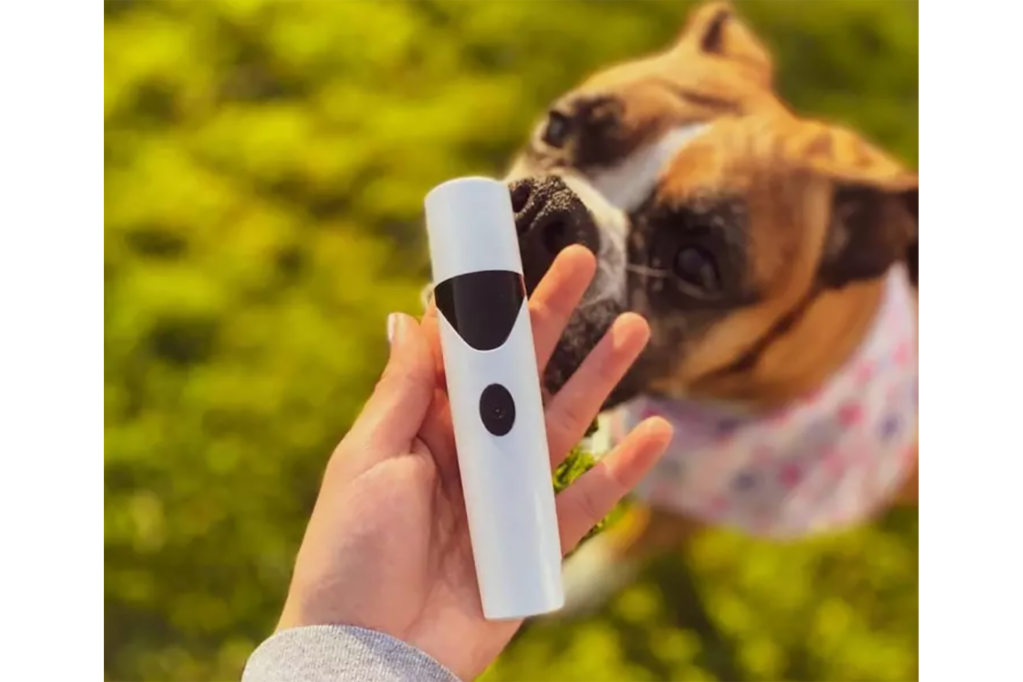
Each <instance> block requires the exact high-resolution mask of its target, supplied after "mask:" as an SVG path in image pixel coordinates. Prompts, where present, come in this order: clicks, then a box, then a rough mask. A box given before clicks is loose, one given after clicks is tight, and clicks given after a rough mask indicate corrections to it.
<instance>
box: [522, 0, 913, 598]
mask: <svg viewBox="0 0 1023 682" xmlns="http://www.w3.org/2000/svg"><path fill="white" fill-rule="evenodd" d="M772 81H773V66H772V62H771V58H770V55H769V54H768V52H767V50H766V49H765V47H764V45H763V44H762V43H761V42H760V41H759V40H758V39H757V38H756V36H755V35H754V34H753V32H752V31H751V30H750V28H749V27H748V26H747V25H746V24H745V23H744V22H743V21H742V19H741V18H739V17H738V16H737V15H736V13H735V12H734V10H733V8H732V7H731V5H730V4H728V3H722V2H712V3H709V4H706V5H703V6H701V7H699V8H698V9H697V10H695V11H694V12H693V13H692V14H691V16H690V17H689V20H688V21H687V22H686V24H685V26H684V28H683V30H682V32H681V34H680V35H679V37H678V39H677V40H676V42H675V43H674V44H673V45H671V46H670V47H668V48H667V49H665V50H663V51H662V52H659V53H657V54H653V55H650V56H647V57H644V58H641V59H638V60H635V61H631V62H628V63H624V64H619V65H616V66H613V67H611V68H609V69H606V70H603V71H600V72H598V73H596V74H595V75H593V76H592V77H590V78H589V79H587V80H586V81H585V82H583V83H582V84H581V85H579V86H578V87H577V88H574V89H572V90H571V91H570V92H568V93H566V94H565V95H564V96H562V97H560V98H558V99H557V100H556V101H555V102H554V103H552V105H551V106H550V109H549V111H548V113H547V115H546V116H545V117H544V118H543V120H542V121H540V122H539V123H538V124H537V126H536V128H535V130H534V131H533V133H532V135H531V137H530V139H529V142H528V143H527V144H526V145H525V147H524V148H523V149H521V150H520V152H519V153H518V154H517V155H516V156H515V158H514V160H513V162H512V164H511V168H510V170H509V172H508V174H507V177H506V178H505V180H506V182H507V183H508V186H509V191H510V194H511V201H512V207H513V209H514V210H515V219H516V228H517V229H518V232H519V235H520V237H519V239H520V251H521V255H522V263H523V272H524V280H525V286H526V289H527V293H531V292H532V290H533V289H534V288H535V287H536V285H537V283H538V282H539V281H540V279H541V278H542V276H543V275H544V273H545V272H546V271H547V269H548V268H549V267H550V265H551V263H552V262H553V259H554V257H555V256H556V255H557V253H558V252H559V251H560V250H561V249H563V248H565V247H566V246H568V245H569V244H582V245H584V246H586V247H587V248H589V249H590V250H591V251H593V252H594V253H595V254H596V256H597V259H598V270H597V274H596V275H595V278H594V281H593V283H592V284H591V286H590V287H589V289H588V291H587V292H586V294H585V296H584V298H583V301H582V304H581V305H580V307H579V309H578V310H577V311H576V313H575V314H574V315H573V317H572V319H571V320H570V322H569V325H568V327H567V328H566V331H565V333H564V335H563V337H562V339H561V341H560V342H559V344H558V347H557V350H556V351H555V353H554V355H553V357H552V359H551V361H550V363H549V366H548V368H547V369H546V371H545V374H544V377H543V381H542V383H543V387H544V389H545V391H546V392H548V393H554V392H556V391H557V390H558V389H559V388H560V387H561V386H562V385H563V384H564V383H565V381H566V380H567V379H568V378H569V377H570V376H571V375H572V373H573V372H574V371H575V369H576V368H577V367H578V366H579V364H580V363H581V362H582V360H583V358H584V357H585V356H586V354H587V353H588V351H589V350H590V349H591V348H593V346H594V345H596V343H597V341H598V340H599V339H600V338H601V336H602V335H603V334H604V333H605V332H606V331H607V329H608V327H609V325H610V324H611V322H612V321H613V320H614V319H615V317H616V316H617V315H619V314H620V313H622V312H624V311H635V312H637V313H640V314H641V315H643V316H644V317H645V318H646V319H647V320H648V322H649V323H650V326H651V339H650V342H649V344H648V346H647V348H646V350H645V351H644V352H643V354H642V355H641V357H640V358H639V360H638V361H637V362H636V364H635V365H634V367H633V368H632V369H631V370H630V372H629V373H628V374H627V375H626V377H625V378H624V379H623V380H622V381H621V382H620V383H619V385H618V386H617V387H616V388H615V390H614V391H613V392H612V394H611V396H610V397H609V399H608V401H607V403H606V404H605V405H604V410H605V412H604V415H603V417H602V418H601V430H600V432H599V433H598V438H599V437H603V438H605V439H610V440H611V441H612V442H613V441H615V440H617V439H619V438H621V437H622V435H623V434H624V433H626V432H627V430H628V429H629V428H631V427H632V426H634V425H635V424H636V423H638V421H639V420H641V419H643V418H645V417H647V416H650V415H660V416H662V417H665V418H667V419H669V420H670V421H671V422H673V423H674V425H675V433H676V435H675V439H674V441H673V443H672V445H671V447H670V449H669V451H668V452H667V453H666V455H665V456H664V457H663V458H662V460H661V462H660V463H659V465H658V466H657V467H656V468H655V470H654V471H653V472H651V474H650V475H649V476H648V477H647V479H646V480H645V481H644V482H643V483H642V484H641V485H640V487H639V488H638V489H637V490H636V491H635V493H634V494H633V502H634V503H635V504H633V505H632V508H631V510H630V512H629V514H628V515H627V516H626V518H625V519H623V520H622V521H620V522H619V523H617V524H615V525H613V526H612V527H610V528H609V529H608V530H606V531H605V532H604V533H602V534H600V535H597V536H596V537H594V538H593V539H592V540H590V541H588V542H587V543H586V544H584V545H583V546H582V547H580V549H579V550H578V551H577V552H576V553H575V554H574V555H573V556H572V557H570V558H569V560H568V561H567V563H566V568H565V586H566V607H565V609H564V611H563V612H564V613H566V614H572V613H577V612H579V611H582V610H584V609H587V608H589V607H592V606H595V605H597V604H599V603H600V602H601V601H602V600H603V599H604V598H606V597H607V596H609V595H610V593H611V592H612V591H613V590H614V589H615V588H617V587H620V586H622V585H624V583H626V582H627V581H628V580H629V579H630V578H631V577H632V576H633V575H634V574H635V571H636V570H637V569H638V568H639V567H640V566H642V565H643V563H644V560H645V559H646V558H648V557H651V556H652V555H653V554H654V553H656V552H659V551H663V550H665V549H667V548H670V547H681V546H682V545H683V544H684V543H685V542H686V541H687V540H689V539H690V538H691V537H692V536H693V533H695V532H697V531H699V530H700V529H701V528H705V527H708V526H725V527H729V528H733V529H737V530H739V531H742V532H745V533H749V534H751V535H754V536H757V537H763V538H771V539H775V540H779V541H786V540H793V539H799V538H804V537H807V536H811V535H814V534H818V533H827V532H833V531H837V530H840V529H843V528H847V527H849V526H852V525H855V524H859V523H863V522H865V521H867V520H868V519H870V518H872V517H874V516H875V515H877V514H878V513H880V512H882V511H884V510H885V509H887V508H889V507H890V506H891V505H893V504H898V503H907V504H915V503H916V500H917V493H916V490H917V483H916V481H917V478H916V476H917V475H916V471H917V360H916V354H917V343H916V327H917V324H916V319H917V310H916V301H917V290H918V284H917V281H918V256H917V248H918V247H917V243H918V242H917V194H918V182H917V175H916V173H915V172H913V171H910V170H908V169H907V168H905V167H903V166H902V165H901V164H900V163H899V162H897V161H896V160H894V159H893V158H891V157H889V156H888V155H887V154H885V153H884V152H883V151H882V150H880V149H878V148H877V147H876V146H875V145H873V144H872V143H870V142H869V141H867V140H866V139H865V138H863V137H862V136H860V135H858V134H857V133H855V132H854V131H852V130H849V129H847V128H845V127H842V126H839V125H835V124H830V123H826V122H822V121H816V120H810V119H805V118H802V117H800V116H799V115H797V114H796V113H795V112H793V111H792V110H791V109H790V108H789V107H788V106H787V105H786V104H785V103H784V102H782V101H781V99H780V98H779V97H778V96H777V94H776V93H775V91H774V89H773V85H772ZM598 449H599V448H598Z"/></svg>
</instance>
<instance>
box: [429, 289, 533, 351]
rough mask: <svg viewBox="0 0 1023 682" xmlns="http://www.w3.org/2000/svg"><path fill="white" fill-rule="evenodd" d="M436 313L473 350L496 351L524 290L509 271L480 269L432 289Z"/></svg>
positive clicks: (522, 297)
mask: <svg viewBox="0 0 1023 682" xmlns="http://www.w3.org/2000/svg"><path fill="white" fill-rule="evenodd" d="M433 300H434V301H436V303H437V310H439V311H440V312H441V314H442V315H444V318H445V319H446V320H447V321H448V322H449V323H450V324H451V326H452V327H453V328H454V330H455V331H456V332H458V335H459V336H461V337H462V339H463V340H464V341H465V342H466V343H467V344H469V345H470V346H472V347H473V348H475V349H476V350H494V349H495V348H499V347H500V346H501V344H503V343H504V342H505V341H506V340H507V339H508V335H509V334H511V331H512V328H513V327H514V326H515V320H516V319H518V317H519V310H521V308H522V302H523V301H525V300H526V287H525V284H524V283H523V281H522V275H520V274H519V273H517V272H512V271H510V270H480V271H478V272H467V273H466V274H464V275H458V276H457V277H452V278H450V279H446V280H444V281H443V282H441V283H439V284H438V285H437V286H436V287H434V289H433Z"/></svg>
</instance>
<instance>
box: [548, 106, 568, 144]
mask: <svg viewBox="0 0 1023 682" xmlns="http://www.w3.org/2000/svg"><path fill="white" fill-rule="evenodd" d="M571 131H572V122H571V120H570V119H569V118H568V116H565V114H563V113H561V112H560V111H551V112H550V113H549V114H547V124H546V125H545V126H544V129H543V134H542V135H541V136H540V139H541V140H543V142H544V144H546V145H547V146H548V147H553V148H554V149H561V148H562V147H564V146H565V143H566V142H568V135H569V133H570V132H571Z"/></svg>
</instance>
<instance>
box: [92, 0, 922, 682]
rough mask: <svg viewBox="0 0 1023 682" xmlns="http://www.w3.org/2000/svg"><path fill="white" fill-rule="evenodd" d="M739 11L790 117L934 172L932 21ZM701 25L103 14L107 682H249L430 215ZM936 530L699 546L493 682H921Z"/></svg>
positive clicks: (658, 17) (262, 13) (352, 7)
mask: <svg viewBox="0 0 1023 682" xmlns="http://www.w3.org/2000/svg"><path fill="white" fill-rule="evenodd" d="M739 5H740V7H739V9H740V12H741V13H742V14H743V15H744V17H745V18H746V19H747V20H748V21H749V23H750V24H751V25H752V26H753V27H754V28H755V30H756V31H757V32H758V33H759V34H760V35H761V36H762V37H764V39H765V40H766V42H767V43H768V44H769V45H770V46H771V47H772V49H773V50H774V52H775V55H776V58H777V69H778V74H779V76H778V83H779V88H780V90H781V91H782V93H783V94H784V96H785V97H786V98H787V99H788V100H789V101H790V102H791V103H793V104H794V106H795V107H796V108H797V110H800V111H802V112H805V113H812V114H816V115H822V116H826V117H828V118H832V119H836V120H841V121H845V122H848V123H850V124H852V125H854V126H856V127H857V128H859V129H860V130H862V131H864V132H865V133H866V134H868V135H869V136H871V137H872V138H873V139H874V140H876V141H877V142H879V143H880V144H882V145H884V146H885V147H887V148H888V149H890V150H892V151H893V152H895V153H896V154H898V155H899V156H901V157H902V158H904V159H905V160H906V161H907V162H909V163H911V164H915V162H916V154H917V7H916V4H915V3H910V2H891V1H889V0H869V1H868V0H859V1H853V2H838V1H833V2H827V3H809V2H769V3H768V2H761V3H749V4H744V3H739ZM688 9H689V7H688V4H687V3H680V2H670V1H648V2H600V3H593V2H590V3H586V2H569V1H565V2H545V3H539V2H493V1H490V2H471V3H470V2H441V1H427V0H422V1H418V2H368V1H362V2H315V1H313V2H307V1H291V2H249V1H241V0H234V1H223V2H213V1H207V2H140V1H138V0H114V1H113V2H108V3H107V4H106V5H105V12H106V41H105V45H106V47H105V52H106V55H105V56H106V86H105V111H104V115H105V124H106V138H105V161H106V183H105V188H106V189H105V192H106V196H105V200H106V260H105V277H106V306H105V325H106V358H105V374H106V392H105V395H106V483H105V486H106V490H105V493H106V587H105V604H106V619H105V642H106V645H105V646H106V652H105V653H106V677H107V678H108V679H116V680H138V679H144V680H223V679H237V677H238V675H239V674H240V670H241V668H242V666H243V664H244V661H245V659H246V657H247V656H248V654H249V653H250V651H251V650H252V648H253V647H254V646H255V645H256V644H257V643H258V642H259V641H261V640H262V639H263V638H264V637H265V636H266V635H267V634H268V633H269V632H270V631H271V630H272V628H273V626H274V623H275V620H276V617H277V615H278V612H279V609H280V606H281V604H282V600H283V597H284V592H285V588H286V585H287V581H288V579H289V574H290V569H291V565H292V561H293V559H294V555H295V551H296V549H297V546H298V543H299V540H300V538H301V534H302V531H303V528H304V524H305V522H306V519H307V515H308V513H309V511H310V510H311V507H312V503H313V499H314V496H315V493H316V490H317V487H318V484H319V478H320V475H321V471H322V469H323V466H324V463H325V461H326V458H327V456H328V455H329V453H330V452H331V450H332V448H333V446H334V444H335V443H336V442H337V440H338V439H339V438H340V437H341V436H343V434H344V433H345V430H346V429H347V427H348V425H349V424H350V423H351V421H352V419H353V418H354V417H355V415H356V414H357V412H358V410H359V408H360V406H361V404H362V401H363V400H364V399H365V397H366V396H367V395H368V392H369V391H370V389H371V387H372V385H373V383H374V381H375V379H376V377H377V376H378V373H379V371H380V369H381V368H382V366H383V362H384V359H385V355H386V342H385V340H384V325H385V317H386V314H387V313H388V312H390V311H391V310H395V309H401V310H406V311H416V310H418V299H417V292H418V288H419V287H420V286H421V285H422V284H423V282H424V281H425V277H426V273H427V269H426V266H427V261H426V254H425V248H424V243H423V237H422V229H421V225H420V214H421V202H422V197H423V195H424V193H425V192H426V191H427V190H428V189H429V188H430V187H432V186H433V185H434V184H436V183H438V182H441V181H443V180H445V179H447V178H450V177H452V176H457V175H464V174H469V173H486V174H498V173H500V172H501V171H502V169H503V166H504V164H505V162H506V161H507V160H508V158H509V156H510V153H511V151H512V150H513V149H514V148H515V147H516V146H517V145H518V144H519V143H521V142H522V141H523V140H524V139H525V136H526V134H527V132H528V130H529V127H530V126H531V124H532V123H533V122H534V120H535V118H536V116H537V115H538V114H539V113H540V112H541V111H542V110H543V109H544V108H545V106H546V104H547V102H548V101H549V100H551V99H552V98H553V97H554V96H555V95H557V94H559V93H561V92H562V91H564V90H565V89H567V88H569V87H571V86H572V85H573V84H574V83H576V82H577V81H578V80H579V79H580V78H581V77H583V76H584V75H585V74H587V73H588V72H589V71H591V70H592V69H594V68H599V67H602V66H605V65H607V64H609V63H610V62H613V61H616V60H619V59H624V58H630V57H633V56H637V55H640V54H642V53H644V52H647V51H650V50H653V49H659V48H661V47H662V46H664V45H666V44H667V43H668V42H669V41H671V40H672V39H673V38H674V36H675V34H676V33H677V31H678V30H679V27H680V26H681V24H682V21H683V18H684V16H685V14H686V12H687V10H688ZM584 464H585V462H583V461H582V460H580V462H579V463H576V464H573V465H572V466H576V467H577V469H576V472H577V470H578V468H579V467H581V466H583V465H584ZM562 473H563V474H565V475H568V474H569V472H568V470H566V471H564V472H562ZM916 527H917V526H916V514H915V512H900V513H893V514H891V515H889V516H888V517H887V518H885V519H882V520H881V521H880V522H878V523H877V524H875V525H873V526H872V527H869V528H864V529H862V530H859V531H856V532H854V533H850V534H847V535H844V536H842V537H835V538H825V539H820V540H815V541H811V542H806V543H800V544H798V545H795V546H776V545H769V544H765V543H759V542H753V541H751V540H748V539H743V538H740V537H736V536H733V535H730V534H727V533H720V532H718V533H711V534H708V535H707V536H706V537H704V538H702V539H701V540H700V541H699V542H698V543H696V545H695V546H694V547H692V548H691V550H690V553H689V556H688V557H685V558H684V557H682V556H681V555H678V556H668V557H665V558H664V559H663V560H661V561H659V562H657V563H656V564H655V565H654V566H651V568H650V569H649V570H648V571H647V572H646V573H645V574H644V576H643V579H642V580H641V581H640V582H639V583H637V584H636V585H634V586H633V587H631V588H630V589H628V590H627V591H626V592H625V593H623V594H622V595H621V596H620V597H618V598H617V599H616V600H615V601H614V602H613V603H611V604H610V605H609V606H608V607H607V609H605V611H603V612H602V613H600V614H598V615H596V616H594V617H592V618H588V619H586V620H584V621H580V622H578V623H573V624H570V625H566V624H563V623H547V622H536V623H534V624H531V626H530V627H529V628H528V629H527V631H525V632H524V633H523V634H522V635H521V636H520V637H519V638H518V639H517V640H516V641H515V642H514V643H513V645H512V646H511V647H510V649H509V650H508V652H506V654H505V655H504V656H503V657H502V659H501V660H500V661H499V662H498V664H497V665H495V666H494V667H493V668H492V669H491V670H490V671H489V672H488V673H487V675H486V679H488V680H491V681H492V682H496V681H498V680H509V681H510V680H625V679H630V680H667V679H671V680H681V679H685V680H704V679H740V678H741V679H750V680H778V679H793V680H794V679H805V680H865V679H870V680H905V679H915V678H916V640H917V616H916V613H917V609H916V604H917V596H916V584H917V549H916V537H917V531H916Z"/></svg>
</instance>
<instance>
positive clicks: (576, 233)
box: [509, 176, 600, 293]
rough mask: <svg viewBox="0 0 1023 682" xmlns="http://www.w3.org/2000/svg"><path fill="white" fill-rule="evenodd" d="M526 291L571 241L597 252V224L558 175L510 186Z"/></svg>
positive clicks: (598, 237) (531, 290)
mask: <svg viewBox="0 0 1023 682" xmlns="http://www.w3.org/2000/svg"><path fill="white" fill-rule="evenodd" d="M509 191H510V192H511V201H512V209H514V211H515V228H516V230H518V233H519V250H520V252H521V254H522V270H523V275H524V278H525V284H526V291H527V292H529V293H532V292H533V290H534V289H535V288H536V285H537V284H539V283H540V280H541V279H542V278H543V276H544V275H545V274H546V273H547V270H549V269H550V267H551V264H552V263H553V262H554V257H555V256H557V255H558V253H559V252H560V251H561V250H562V249H564V248H565V247H566V246H569V245H570V244H582V245H583V246H585V247H586V248H588V249H589V250H590V251H592V252H593V253H594V254H596V253H598V250H599V246H600V236H599V235H598V233H597V226H596V224H595V222H594V220H593V215H592V214H591V213H590V211H589V209H587V208H586V205H585V204H583V202H582V200H580V199H579V197H578V196H576V194H575V192H573V191H572V190H571V189H569V188H568V185H566V184H565V181H564V180H562V179H561V178H559V177H557V176H544V177H532V178H524V179H522V180H517V181H515V182H513V183H511V185H510V186H509Z"/></svg>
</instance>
